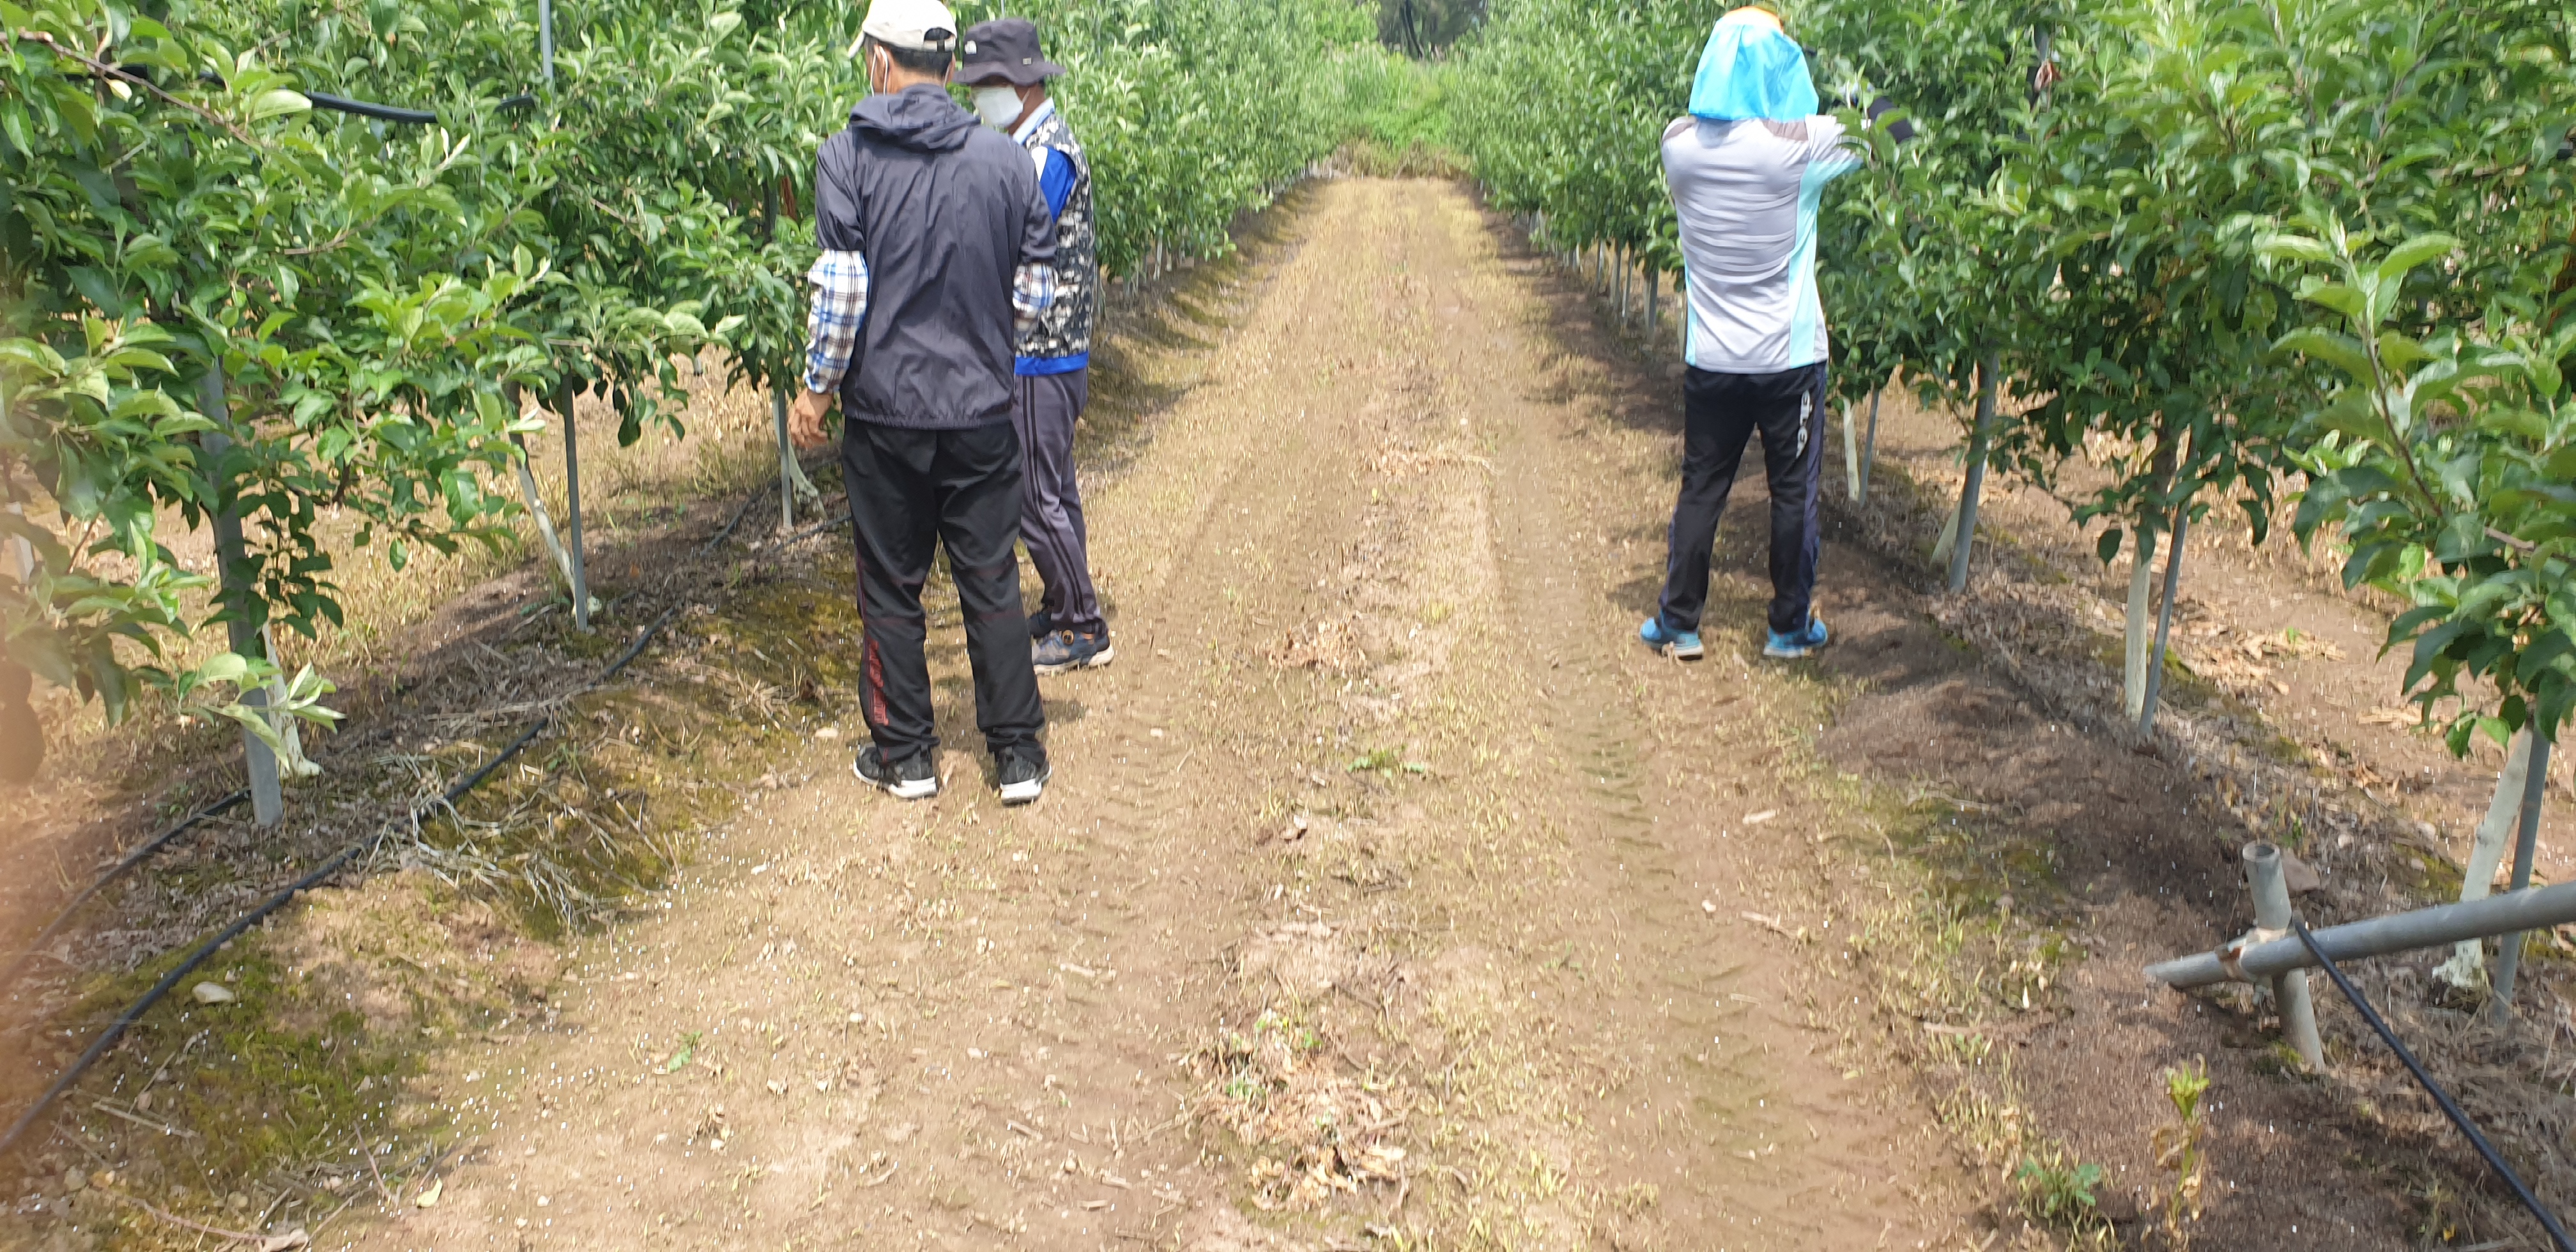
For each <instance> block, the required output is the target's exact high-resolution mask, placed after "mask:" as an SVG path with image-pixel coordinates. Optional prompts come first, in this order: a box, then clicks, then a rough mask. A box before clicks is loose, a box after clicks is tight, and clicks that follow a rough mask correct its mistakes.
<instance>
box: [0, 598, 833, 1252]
mask: <svg viewBox="0 0 2576 1252" xmlns="http://www.w3.org/2000/svg"><path fill="white" fill-rule="evenodd" d="M631 642H632V636H629V635H625V634H622V633H616V632H608V631H602V632H598V633H595V634H593V635H590V636H587V637H583V636H576V635H572V634H571V633H570V632H566V634H565V637H564V638H562V639H561V640H559V641H557V646H558V647H559V648H560V649H561V650H562V651H563V652H564V653H566V654H568V655H570V656H572V657H575V658H580V659H585V660H591V661H596V660H599V659H604V658H605V657H607V656H609V655H613V654H615V653H619V652H622V651H623V650H624V649H625V647H626V646H627V645H628V644H629V643H631ZM858 656H859V622H858V616H857V612H856V610H855V608H854V606H853V605H852V604H851V602H850V597H849V595H848V592H847V590H846V587H843V586H834V585H829V583H828V582H827V581H823V580H817V579H810V578H807V577H804V576H793V575H768V576H755V577H753V578H752V579H750V580H747V581H745V582H743V583H741V584H740V585H738V586H736V587H734V588H733V589H732V590H731V593H730V594H728V595H724V596H722V597H720V603H719V604H717V605H715V606H714V607H701V608H696V609H692V610H689V611H687V612H685V613H684V614H683V615H682V616H680V617H679V618H676V619H675V620H674V621H673V623H672V624H671V626H670V628H669V631H668V633H667V634H666V635H665V636H664V637H663V638H662V639H661V640H660V641H658V642H657V644H656V645H655V647H654V648H653V649H651V650H649V651H648V652H647V653H646V654H645V655H644V656H643V657H642V658H640V659H639V660H638V661H637V662H636V665H635V667H634V668H633V669H632V670H630V671H629V673H628V675H627V676H626V677H627V680H626V681H621V682H617V683H613V684H611V685H608V686H606V687H603V688H601V689H599V690H596V691H592V692H588V693H586V694H583V695H580V696H578V697H577V698H575V699H573V700H572V701H570V702H569V703H568V704H567V705H565V706H564V707H563V709H562V712H561V715H560V716H559V718H558V719H557V723H556V727H555V728H554V729H553V730H552V731H550V732H549V734H548V735H546V736H545V737H542V738H540V739H539V740H538V741H537V742H536V743H534V744H532V745H531V746H530V748H529V749H528V750H527V751H526V752H524V753H523V754H522V755H521V756H520V757H519V758H518V759H517V760H516V761H514V762H512V763H511V764H510V765H508V766H506V767H504V768H503V769H501V770H499V771H497V772H495V773H494V774H493V776H492V777H491V778H490V779H489V780H488V781H487V782H486V783H485V784H484V785H483V786H482V787H480V788H478V789H477V790H476V791H474V792H473V793H471V794H470V795H469V796H467V797H465V798H464V799H462V800H461V801H460V802H459V803H458V804H457V806H456V808H455V810H454V811H453V812H452V813H444V814H433V815H431V816H430V817H428V818H426V819H424V821H423V823H422V828H421V830H420V832H419V835H418V837H417V838H414V837H413V836H412V834H411V832H409V831H399V832H396V833H395V835H393V836H392V837H390V838H389V839H388V840H387V842H386V843H385V844H384V845H383V847H382V848H381V849H380V850H379V851H378V853H377V855H376V856H375V857H374V858H373V859H372V861H371V862H370V863H369V865H370V870H371V872H370V873H368V874H367V875H366V876H365V877H363V878H362V879H361V880H360V881H358V882H356V883H355V884H353V885H350V886H345V887H331V888H325V889H322V890H318V891H315V892H313V893H311V894H310V895H308V896H307V897H306V898H305V899H304V900H302V901H300V902H299V903H298V904H297V905H295V906H294V907H292V908H290V909H289V910H287V911H286V912H284V913H282V914H280V915H279V917H278V918H276V919H273V920H272V921H271V922H270V923H269V924H268V925H266V926H264V927H262V928H259V929H256V930H254V931H252V932H251V933H249V934H248V935H245V936H244V937H243V938H241V939H240V940H238V941H236V942H235V943H233V944H231V945H229V946H228V947H227V948H225V949H224V950H223V951H221V952H219V953H217V954H216V955H215V956H214V957H213V958H212V959H210V960H209V961H208V962H207V963H206V964H205V965H204V966H203V967H201V968H200V969H199V970H197V971H195V972H193V973H191V974H190V975H189V976H187V977H186V978H184V979H183V980H181V982H180V983H179V985H178V986H177V988H176V989H175V990H174V991H173V992H172V993H171V994H170V995H169V996H167V997H166V998H164V999H163V1000H162V1001H161V1002H160V1003H159V1004H158V1005H156V1006H155V1007H154V1008H153V1009H152V1010H151V1011H150V1012H148V1013H146V1014H145V1015H144V1016H143V1018H142V1019H141V1020H140V1021H139V1022H137V1023H136V1025H135V1027H134V1028H133V1030H132V1031H131V1032H130V1033H129V1034H128V1036H127V1038H126V1040H125V1042H124V1043H123V1044H122V1045H121V1046H120V1047H119V1048H117V1049H116V1050H115V1051H114V1052H112V1053H111V1054H110V1055H109V1056H108V1057H107V1058H106V1059H105V1060H103V1061H102V1062H101V1063H100V1065H99V1066H98V1067H97V1068H96V1069H94V1070H93V1071H92V1072H91V1074H90V1076H89V1077H88V1078H87V1079H86V1080H85V1081H84V1082H83V1083H82V1084H81V1087H80V1089H79V1091H78V1092H77V1093H75V1094H74V1095H73V1096H72V1097H70V1098H69V1099H68V1100H67V1101H66V1104H65V1107H64V1110H63V1112H61V1113H60V1114H58V1115H57V1120H56V1125H55V1128H54V1130H53V1136H54V1137H53V1139H52V1140H51V1141H50V1144H49V1145H48V1146H45V1147H43V1148H41V1149H39V1150H38V1151H34V1152H30V1153H28V1154H25V1159H22V1160H21V1161H19V1162H15V1163H14V1164H16V1165H18V1166H19V1167H20V1168H21V1169H22V1170H23V1171H24V1172H23V1174H22V1176H21V1177H20V1178H19V1179H18V1180H17V1181H18V1182H19V1183H20V1184H21V1185H20V1186H19V1187H18V1189H17V1192H16V1194H21V1195H24V1194H28V1193H30V1192H34V1193H37V1194H42V1195H45V1196H47V1197H48V1206H49V1208H51V1209H54V1210H55V1211H56V1217H55V1219H54V1220H49V1221H45V1222H42V1223H36V1224H30V1225H28V1227H27V1231H26V1233H28V1234H29V1235H30V1236H34V1235H38V1234H41V1235H42V1236H43V1237H45V1238H48V1239H51V1238H54V1237H55V1236H56V1235H59V1236H60V1239H61V1241H63V1242H64V1243H65V1244H66V1245H67V1246H78V1247H112V1248H129V1247H130V1248H146V1249H157V1248H162V1247H174V1246H178V1244H179V1243H180V1242H183V1241H184V1242H193V1241H194V1240H196V1239H197V1238H198V1235H197V1233H196V1232H194V1231H189V1230H185V1229H184V1228H182V1227H180V1226H177V1225H175V1224H171V1223H168V1222H164V1221H162V1220H161V1219H159V1218H156V1217H153V1216H151V1215H150V1214H149V1213H147V1212H145V1211H144V1210H142V1209H141V1208H139V1207H136V1206H133V1205H129V1204H125V1203H122V1202H119V1201H117V1200H115V1199H114V1198H113V1197H114V1196H115V1195H130V1196H133V1197H135V1198H137V1199H141V1200H145V1201H147V1202H149V1203H151V1204H152V1205H153V1206H155V1207H157V1208H159V1209H161V1210H163V1211H164V1212H166V1213H168V1214H170V1215H171V1216H173V1217H178V1218H182V1219H185V1220H187V1221H193V1222H199V1223H202V1224H206V1225H214V1226H220V1227H223V1228H226V1229H236V1230H239V1229H285V1228H287V1227H290V1226H295V1225H302V1226H306V1227H308V1228H311V1227H315V1226H318V1225H319V1224H320V1223H321V1222H323V1221H325V1220H327V1219H328V1218H329V1216H330V1215H331V1214H332V1213H334V1212H335V1211H336V1210H337V1209H339V1208H340V1207H342V1206H343V1205H346V1204H349V1203H353V1202H354V1203H359V1204H364V1203H368V1202H371V1201H373V1200H379V1199H381V1198H382V1195H383V1193H380V1192H379V1191H378V1188H379V1186H381V1187H383V1188H385V1189H386V1191H387V1192H391V1193H401V1192H403V1191H404V1189H405V1180H406V1179H410V1178H417V1177H418V1176H420V1175H421V1174H422V1173H423V1172H424V1171H425V1170H426V1169H427V1168H428V1167H430V1166H431V1165H432V1164H434V1163H435V1162H436V1161H437V1160H438V1159H439V1158H440V1156H441V1154H443V1153H444V1152H446V1151H448V1150H449V1149H452V1148H454V1147H455V1146H457V1139H458V1137H459V1135H458V1131H457V1128H456V1127H455V1126H454V1125H452V1124H451V1122H450V1121H449V1120H448V1117H447V1115H446V1114H445V1113H443V1112H441V1111H440V1110H439V1107H438V1106H437V1105H435V1104H434V1103H432V1102H431V1101H428V1100H422V1099H412V1098H409V1091H410V1084H411V1082H412V1081H413V1080H414V1079H415V1078H417V1077H418V1076H420V1075H421V1074H422V1073H423V1072H424V1069H425V1067H426V1065H427V1063H428V1060H429V1058H430V1057H431V1056H432V1054H433V1053H434V1050H436V1049H438V1048H440V1047H442V1046H443V1045H445V1044H446V1043H448V1042H450V1041H453V1040H455V1039H457V1038H458V1037H460V1036H464V1035H469V1034H475V1033H480V1032H489V1031H493V1030H498V1029H503V1028H507V1027H509V1026H511V1025H513V1024H516V1023H523V1022H529V1021H531V1020H536V1021H543V1020H547V1019H549V1018H550V1017H551V1014H552V1010H551V1008H550V1006H549V998H550V996H551V995H552V994H553V987H554V984H555V981H556V979H557V977H558V974H559V971H560V969H561V967H562V963H563V959H564V954H563V950H562V948H561V946H560V945H561V943H562V941H565V940H567V939H570V938H573V937H575V936H578V935H580V934H582V933H585V932H587V931H589V930H592V929H594V928H596V927H597V926H598V925H600V924H602V923H604V922H606V921H608V920H610V919H612V918H613V917H615V916H616V915H618V914H619V913H620V912H622V911H624V910H627V909H631V908H634V907H637V906H640V905H642V904H644V903H646V902H647V901H648V898H649V896H650V895H651V893H653V892H655V891H657V890H659V889H660V888H662V887H663V886H665V885H666V884H667V883H668V882H669V881H670V879H671V876H672V874H673V873H674V871H676V870H677V869H679V868H680V867H681V866H682V865H684V864H685V863H686V862H687V860H688V859H689V857H690V856H691V855H692V853H693V851H694V848H695V845H696V841H697V839H698V837H699V836H700V835H701V834H702V833H703V832H705V831H707V830H708V829H710V828H712V827H714V826H717V825H719V824H721V823H722V822H724V821H725V820H727V819H729V818H730V817H731V816H732V815H733V814H734V813H735V812H736V811H738V809H739V807H740V805H741V803H742V797H743V795H744V794H746V793H747V792H749V791H751V790H753V789H754V788H755V787H757V785H758V784H759V783H760V782H761V781H762V780H763V778H764V777H765V776H766V775H767V773H768V771H769V770H770V769H771V768H772V763H774V762H775V761H776V760H777V759H779V757H780V756H781V755H782V753H783V750H784V749H785V748H786V747H787V746H788V745H789V744H790V743H791V742H792V741H793V740H795V739H796V738H798V737H801V736H802V735H804V734H805V733H807V732H808V731H809V730H810V729H811V727H812V726H813V725H814V724H816V722H817V721H818V720H823V719H828V718H830V717H831V716H832V715H833V712H834V709H835V706H836V702H837V701H839V700H843V699H846V698H848V695H849V693H851V692H852V691H854V689H855V683H856V680H857V666H858ZM524 725H525V723H524V722H517V721H510V722H500V723H496V724H494V725H491V726H489V727H487V728H485V729H483V730H481V731H478V732H477V733H476V734H474V735H471V736H464V737H459V738H457V739H455V740H453V741H449V742H444V743H440V744H438V745H436V746H435V747H434V748H432V749H430V750H429V751H427V752H425V753H423V754H422V755H421V756H417V757H413V758H411V763H412V764H413V765H414V766H415V767H418V766H419V765H421V764H423V763H426V765H427V766H428V768H429V769H430V770H431V771H432V772H433V773H434V774H435V775H436V776H437V777H438V778H441V779H453V778H457V777H461V776H462V775H463V774H465V773H466V772H467V771H469V770H471V769H474V768H476V767H478V766H480V765H481V763H482V762H484V761H486V760H489V759H490V757H491V755H492V754H493V753H495V752H497V751H499V750H500V749H501V748H502V747H503V746H505V745H506V744H507V743H508V742H510V741H511V740H512V739H514V738H516V737H517V735H518V733H519V731H520V730H521V729H522V728H523V726H524ZM441 785H444V784H441ZM271 877H273V875H252V874H248V873H246V872H244V871H242V870H240V869H239V868H237V867H235V866H229V865H226V864H224V863H222V862H220V861H217V860H214V859H211V858H209V859H207V860H205V861H203V862H199V863H197V864H196V865H195V866H194V867H193V868H190V869H187V870H184V871H181V872H179V873H176V874H171V875H166V876H164V877H163V878H162V879H161V880H160V881H161V882H163V883H164V884H175V885H178V886H180V887H181V888H182V889H183V890H190V891H208V890H223V889H228V888H233V884H234V883H235V882H236V880H239V881H244V882H247V881H249V880H251V879H253V878H256V879H258V880H259V881H260V882H261V883H263V884H265V883H266V882H268V881H269V880H270V878H271ZM244 903H245V907H246V906H247V903H248V901H247V899H246V900H245V902H244ZM193 946H194V945H193V944H192V945H188V946H186V947H181V948H178V949H175V950H173V951H170V952H167V953H164V954H162V955H161V956H160V957H158V958H157V959H155V960H152V961H148V962H145V963H143V964H141V965H139V966H137V967H136V968H134V969H132V970H129V971H125V972H122V973H118V974H114V975H108V976H103V977H99V978H97V979H95V980H93V981H92V982H91V983H90V984H89V985H88V986H86V987H84V988H83V989H82V990H81V992H80V994H79V996H78V999H77V1001H76V1003H75V1005H74V1007H73V1008H72V1009H71V1011H70V1012H69V1013H68V1014H66V1015H65V1016H64V1017H63V1018H62V1020H63V1021H65V1022H99V1021H104V1020H107V1019H109V1018H111V1017H113V1016H114V1015H115V1014H116V1013H118V1012H119V1011H121V1010H122V1009H123V1008H124V1007H125V1006H126V1005H128V1004H131V1003H132V1002H133V1001H134V1000H135V999H136V998H137V997H139V996H140V995H141V994H142V993H143V992H144V990H145V989H147V988H148V987H150V986H151V985H152V984H153V983H155V982H157V981H158V980H159V979H160V978H161V977H162V976H163V975H164V974H165V973H167V972H168V971H169V970H170V969H172V968H174V967H175V966H176V965H177V964H178V962H179V961H181V960H182V959H184V957H185V955H186V954H187V952H189V951H191V950H193ZM199 983H206V984H211V985H212V986H214V987H217V988H220V989H221V990H222V991H223V992H224V993H226V994H228V995H229V996H230V997H231V998H230V999H229V1000H222V1001H221V1002H216V1003H207V1002H203V1001H201V1000H200V999H199V998H198V997H197V996H196V995H195V994H194V993H193V989H194V988H195V987H196V986H197V985H198V984H199ZM161 1128H167V1130H168V1131H169V1132H170V1133H166V1134H165V1133H161ZM74 1171H78V1172H80V1173H81V1174H82V1175H83V1176H84V1177H83V1179H82V1182H83V1186H82V1187H81V1188H80V1189H78V1190H74V1189H72V1188H71V1187H70V1184H69V1179H68V1175H69V1174H70V1173H72V1172H74ZM93 1180H94V1181H95V1183H96V1185H89V1184H90V1183H91V1182H92V1181H93ZM65 1219H67V1220H65ZM5 1243H6V1241H0V1245H5Z"/></svg>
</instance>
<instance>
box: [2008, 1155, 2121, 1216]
mask: <svg viewBox="0 0 2576 1252" xmlns="http://www.w3.org/2000/svg"><path fill="white" fill-rule="evenodd" d="M2013 1178H2014V1180H2015V1181H2017V1182H2019V1183H2020V1184H2021V1192H2022V1203H2023V1204H2024V1205H2026V1206H2028V1208H2029V1210H2030V1213H2031V1215H2032V1216H2033V1217H2036V1218H2038V1219H2039V1220H2041V1221H2044V1222H2050V1223H2057V1224H2063V1225H2068V1226H2081V1225H2083V1224H2084V1223H2085V1221H2086V1219H2088V1218H2090V1217H2092V1216H2093V1207H2094V1204H2095V1200H2094V1198H2093V1188H2095V1187H2098V1186H2100V1185H2101V1184H2102V1167H2101V1166H2099V1165H2094V1164H2090V1163H2088V1162H2080V1161H2079V1162H2070V1161H2068V1160H2067V1158H2066V1154H2065V1153H2064V1152H2062V1151H2059V1150H2058V1149H2055V1148H2051V1149H2049V1150H2048V1152H2047V1156H2046V1159H2044V1160H2043V1159H2041V1157H2040V1156H2039V1155H2037V1154H2034V1155H2030V1156H2025V1157H2023V1158H2022V1159H2021V1168H2020V1169H2017V1170H2015V1171H2013Z"/></svg>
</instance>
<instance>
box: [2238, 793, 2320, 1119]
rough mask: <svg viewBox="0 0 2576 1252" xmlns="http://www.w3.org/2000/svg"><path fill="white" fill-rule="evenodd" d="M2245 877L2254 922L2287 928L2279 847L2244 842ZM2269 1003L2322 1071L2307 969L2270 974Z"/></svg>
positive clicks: (2286, 1032)
mask: <svg viewBox="0 0 2576 1252" xmlns="http://www.w3.org/2000/svg"><path fill="white" fill-rule="evenodd" d="M2244 855H2245V878H2246V881H2247V882H2249V883H2251V884H2252V885H2253V888H2254V924H2255V925H2256V926H2258V927H2261V928H2262V929H2264V930H2269V931H2287V930H2289V928H2290V919H2291V917H2292V916H2293V914H2292V913H2291V911H2290V885H2289V882H2288V880H2287V879H2286V878H2284V877H2283V875H2282V871H2281V850H2280V849H2279V848H2276V847H2274V846H2272V845H2271V844H2268V843H2249V844H2246V845H2245V853H2244ZM2272 1003H2273V1004H2275V1005H2277V1006H2278V1007H2279V1008H2280V1011H2281V1034H2282V1036H2283V1037H2285V1038H2287V1039H2288V1040H2289V1041H2290V1046H2291V1047H2292V1048H2294V1049H2296V1050H2297V1051H2298V1053H2299V1059H2300V1060H2302V1061H2305V1062H2307V1063H2308V1068H2309V1069H2310V1070H2312V1071H2315V1072H2317V1073H2324V1072H2325V1068H2326V1050H2325V1045H2324V1044H2323V1043H2321V1042H2319V1041H2318V1039H2317V1010H2316V1005H2315V1004H2314V1003H2313V1002H2312V1001H2310V1000H2309V999H2308V972H2307V971H2306V970H2287V971H2284V972H2282V973H2278V974H2274V975H2272Z"/></svg>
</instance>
